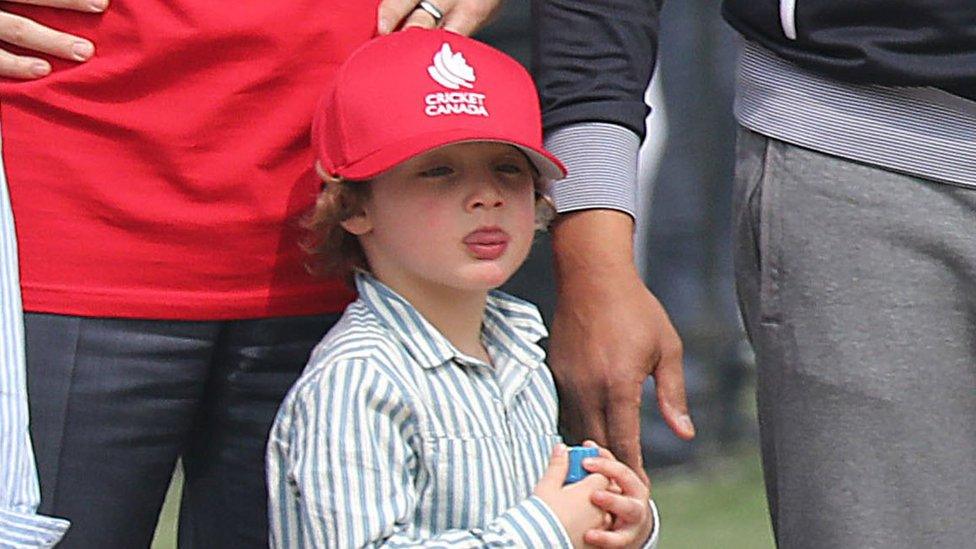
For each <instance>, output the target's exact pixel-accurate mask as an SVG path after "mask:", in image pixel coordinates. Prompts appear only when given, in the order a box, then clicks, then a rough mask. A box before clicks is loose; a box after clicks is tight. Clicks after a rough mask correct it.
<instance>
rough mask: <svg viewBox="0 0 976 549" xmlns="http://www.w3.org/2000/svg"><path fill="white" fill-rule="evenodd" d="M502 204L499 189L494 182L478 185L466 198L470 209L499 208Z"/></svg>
mask: <svg viewBox="0 0 976 549" xmlns="http://www.w3.org/2000/svg"><path fill="white" fill-rule="evenodd" d="M504 204H505V200H504V199H503V197H502V193H501V189H499V188H498V184H497V183H494V182H490V183H481V184H480V185H478V187H477V188H476V189H475V191H474V192H473V193H471V196H470V198H469V200H468V208H469V209H471V210H478V209H494V208H500V207H501V206H502V205H504Z"/></svg>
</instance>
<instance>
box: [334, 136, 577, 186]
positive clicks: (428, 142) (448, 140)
mask: <svg viewBox="0 0 976 549" xmlns="http://www.w3.org/2000/svg"><path fill="white" fill-rule="evenodd" d="M471 142H490V143H505V144H508V145H512V146H514V147H518V148H519V150H521V151H522V152H524V153H525V155H526V156H527V157H528V158H529V160H530V161H532V164H533V165H534V166H535V168H536V169H537V170H538V171H539V175H541V176H542V177H543V178H545V179H547V180H550V181H555V180H557V179H562V178H564V177H566V167H565V166H564V165H563V163H562V162H560V161H559V159H558V158H556V157H555V156H554V155H553V154H552V153H550V152H549V151H547V150H545V149H544V148H542V147H535V146H532V145H530V144H528V143H525V142H522V141H518V140H513V139H511V137H509V136H501V135H489V134H486V133H485V131H484V130H483V129H454V130H450V131H444V132H435V133H426V134H422V135H412V136H409V137H407V138H405V139H403V140H401V141H398V142H396V143H393V144H390V145H389V146H387V147H384V148H383V149H380V150H378V151H374V152H372V153H370V154H368V155H366V156H365V157H363V158H361V159H360V160H357V161H356V162H353V163H351V164H349V165H347V166H343V167H341V168H339V169H337V170H336V173H335V174H333V175H337V176H340V177H342V178H344V179H353V180H357V179H358V180H363V179H370V178H373V177H376V176H377V175H380V174H381V173H383V172H385V171H387V170H389V169H390V168H393V167H394V166H396V165H397V164H399V163H401V162H404V161H406V160H409V159H410V158H413V157H414V156H417V155H419V154H423V153H426V152H428V151H432V150H434V149H437V148H440V147H444V146H446V145H454V144H457V143H471Z"/></svg>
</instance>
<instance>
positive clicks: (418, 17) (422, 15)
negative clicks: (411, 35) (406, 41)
mask: <svg viewBox="0 0 976 549" xmlns="http://www.w3.org/2000/svg"><path fill="white" fill-rule="evenodd" d="M410 27H420V28H422V29H433V28H435V27H437V20H436V19H434V16H433V15H431V14H429V13H427V12H426V11H424V10H413V11H412V12H410V15H408V16H407V18H406V20H405V21H404V22H403V28H405V29H406V28H410Z"/></svg>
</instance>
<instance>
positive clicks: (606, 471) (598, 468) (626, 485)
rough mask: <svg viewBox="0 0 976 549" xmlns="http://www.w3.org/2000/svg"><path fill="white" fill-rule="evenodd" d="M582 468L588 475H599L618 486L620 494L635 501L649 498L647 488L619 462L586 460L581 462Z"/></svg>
mask: <svg viewBox="0 0 976 549" xmlns="http://www.w3.org/2000/svg"><path fill="white" fill-rule="evenodd" d="M583 468H584V469H586V470H587V471H589V472H590V473H599V474H601V475H603V476H605V477H607V478H609V479H612V480H613V481H614V482H616V483H617V485H618V486H620V489H621V490H622V491H623V492H622V493H623V494H624V495H626V496H630V497H633V498H637V499H641V500H643V499H647V498H648V497H649V496H650V492H649V491H648V488H647V486H645V485H644V483H643V482H641V481H640V478H639V477H638V476H637V474H636V473H634V471H633V469H631V468H630V467H627V465H626V464H624V463H623V462H620V461H613V460H609V459H606V458H587V459H584V460H583Z"/></svg>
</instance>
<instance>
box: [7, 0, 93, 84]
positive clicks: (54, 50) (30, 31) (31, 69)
mask: <svg viewBox="0 0 976 549" xmlns="http://www.w3.org/2000/svg"><path fill="white" fill-rule="evenodd" d="M10 2H11V3H16V4H32V5H35V6H46V7H51V8H63V9H69V10H75V11H82V12H87V13H101V12H103V11H105V8H106V7H108V0H10ZM0 43H2V44H3V45H0V77H4V78H16V79H23V80H30V79H34V78H40V77H42V76H46V75H48V74H49V73H50V72H51V64H50V63H48V62H47V61H46V60H44V59H42V58H40V57H36V56H34V55H30V54H26V55H20V54H15V53H12V52H10V51H8V49H9V47H10V46H16V47H18V48H21V49H23V50H28V51H33V52H41V53H47V54H50V55H53V56H55V57H60V58H62V59H68V60H70V61H79V62H81V61H87V60H88V59H90V58H91V56H92V55H93V54H94V53H95V46H94V44H92V43H91V42H90V41H88V40H86V39H84V38H81V37H79V36H74V35H71V34H67V33H64V32H61V31H58V30H55V29H52V28H49V27H45V26H44V25H41V24H40V23H38V22H36V21H33V20H31V19H28V18H26V17H22V16H20V15H17V14H14V13H10V12H7V11H3V10H0Z"/></svg>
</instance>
